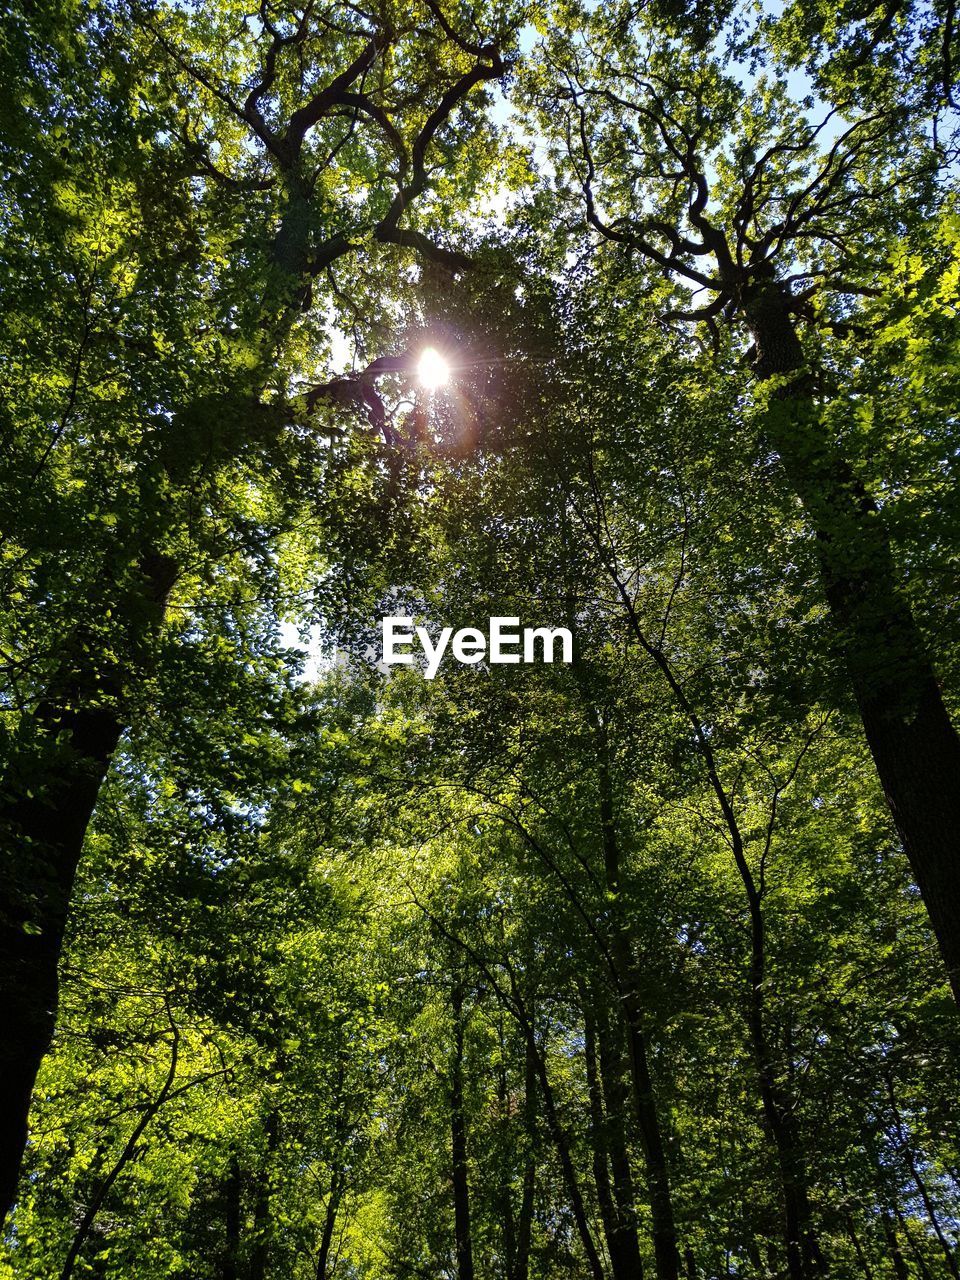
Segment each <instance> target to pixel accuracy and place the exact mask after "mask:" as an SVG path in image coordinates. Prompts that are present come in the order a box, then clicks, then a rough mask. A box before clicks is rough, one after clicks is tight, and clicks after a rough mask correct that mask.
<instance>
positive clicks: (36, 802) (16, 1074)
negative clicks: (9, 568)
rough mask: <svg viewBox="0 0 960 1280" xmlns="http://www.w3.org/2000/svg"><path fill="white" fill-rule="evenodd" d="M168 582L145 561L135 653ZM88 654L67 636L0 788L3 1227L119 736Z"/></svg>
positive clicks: (133, 620)
mask: <svg viewBox="0 0 960 1280" xmlns="http://www.w3.org/2000/svg"><path fill="white" fill-rule="evenodd" d="M174 577H175V568H174V566H173V564H172V562H171V561H169V560H167V559H166V558H165V557H160V556H147V557H145V558H144V561H143V565H142V575H141V578H140V580H139V582H138V583H137V589H136V590H135V591H134V593H133V594H132V595H131V596H129V597H128V599H127V605H128V609H129V614H128V617H129V622H130V626H129V630H128V633H127V637H128V640H129V642H130V644H131V651H132V652H136V651H137V650H138V649H139V650H140V651H141V652H140V655H139V656H141V657H145V650H146V648H147V640H148V637H149V635H150V633H151V631H152V629H153V627H154V626H155V625H156V624H157V622H158V621H159V620H160V619H161V617H162V615H163V610H164V605H165V601H166V597H167V594H168V593H169V591H170V588H171V586H172V585H173V581H174ZM89 649H90V651H91V652H92V651H95V647H94V646H93V645H92V644H90V645H89ZM87 650H88V645H87V644H85V643H84V639H83V638H82V637H74V639H73V644H72V651H71V650H70V649H69V648H68V649H67V651H66V652H65V653H64V657H63V662H62V667H61V672H60V674H59V675H57V676H56V677H55V678H54V679H53V680H52V681H51V682H50V685H49V687H48V690H47V693H46V696H45V697H43V698H42V699H41V700H40V701H39V703H38V705H37V706H36V707H35V709H34V711H33V713H32V715H30V716H28V717H25V719H24V722H23V724H22V725H21V727H20V731H19V735H18V737H17V738H16V739H15V741H14V742H13V743H12V744H11V745H12V750H11V751H10V760H9V762H8V768H7V772H6V774H5V776H4V779H3V789H2V792H0V841H2V864H0V1026H2V1027H3V1035H2V1037H0V1098H3V1100H4V1105H3V1106H2V1107H0V1219H2V1218H4V1217H6V1214H7V1213H8V1212H9V1210H10V1208H11V1206H12V1204H13V1202H14V1200H15V1198H16V1191H17V1179H18V1176H19V1171H20V1164H21V1161H22V1159H23V1152H24V1148H25V1146H26V1141H27V1115H28V1112H29V1108H30V1097H31V1094H32V1092H33V1086H34V1082H35V1080H36V1076H37V1071H38V1070H39V1067H40V1063H41V1061H42V1059H43V1056H44V1054H45V1053H46V1051H47V1049H48V1048H49V1045H50V1040H51V1037H52V1036H53V1029H54V1023H55V1019H56V1011H57V1000H58V965H59V961H60V952H61V950H62V948H63V937H64V930H65V928H66V923H67V912H68V909H69V906H70V897H71V894H72V891H73V882H74V879H75V877H76V873H77V866H78V865H79V862H80V854H81V851H82V849H83V841H84V837H85V835H86V831H87V826H88V825H89V822H90V817H91V814H92V813H93V809H94V805H95V804H96V800H97V795H98V793H99V791H100V787H101V785H102V784H103V780H104V778H105V777H106V774H107V771H108V769H109V767H110V761H111V759H112V758H113V754H114V752H115V751H116V749H117V744H118V743H119V741H120V736H121V734H122V732H123V729H124V723H123V689H122V680H121V678H120V674H119V672H118V671H117V670H116V669H115V668H107V667H98V666H96V665H95V664H94V663H93V662H92V660H91V659H90V658H89V657H88V654H87ZM131 666H133V662H131Z"/></svg>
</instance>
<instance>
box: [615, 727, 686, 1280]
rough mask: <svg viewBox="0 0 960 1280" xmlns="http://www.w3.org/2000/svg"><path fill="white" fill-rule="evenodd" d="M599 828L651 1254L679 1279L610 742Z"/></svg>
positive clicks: (670, 1279)
mask: <svg viewBox="0 0 960 1280" xmlns="http://www.w3.org/2000/svg"><path fill="white" fill-rule="evenodd" d="M599 781H600V827H601V836H602V841H603V856H604V873H605V877H606V888H607V890H608V892H609V893H610V894H611V895H613V896H612V899H611V901H612V902H613V907H614V915H615V919H614V923H613V937H612V953H613V959H614V962H615V964H616V967H617V970H618V977H619V985H620V991H619V997H620V1008H621V1011H622V1014H623V1020H624V1024H625V1027H626V1033H627V1047H628V1050H629V1061H630V1072H631V1078H632V1081H633V1101H634V1107H635V1110H636V1116H637V1123H638V1125H639V1129H640V1139H641V1145H642V1147H643V1157H644V1164H645V1171H646V1176H647V1188H648V1192H649V1196H650V1216H651V1220H652V1224H653V1232H652V1234H653V1255H654V1262H655V1264H656V1272H657V1280H679V1276H680V1247H679V1243H678V1240H677V1228H676V1222H675V1219H674V1213H673V1195H672V1192H671V1189H670V1173H669V1170H668V1168H667V1154H666V1149H665V1147H664V1143H663V1133H662V1131H661V1128H660V1116H659V1112H658V1109H657V1099H656V1094H655V1093H654V1089H653V1081H652V1079H651V1077H650V1066H649V1062H648V1060H647V1045H646V1036H645V1035H644V1032H643V1010H642V1008H641V1005H640V1001H639V1000H638V998H637V995H636V976H635V973H634V960H633V947H632V945H631V941H630V937H629V934H628V932H627V928H626V926H625V925H624V923H623V921H622V920H621V919H620V913H619V910H618V902H619V897H618V895H619V893H620V848H619V843H618V841H617V833H616V823H615V819H614V809H613V786H612V782H611V778H610V769H609V763H608V761H607V755H606V743H605V742H604V743H603V744H602V745H601V750H600V770H599Z"/></svg>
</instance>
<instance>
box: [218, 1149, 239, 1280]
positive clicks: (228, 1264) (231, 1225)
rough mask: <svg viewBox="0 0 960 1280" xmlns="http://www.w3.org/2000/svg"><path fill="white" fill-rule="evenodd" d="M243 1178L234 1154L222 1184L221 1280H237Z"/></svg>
mask: <svg viewBox="0 0 960 1280" xmlns="http://www.w3.org/2000/svg"><path fill="white" fill-rule="evenodd" d="M242 1197H243V1178H242V1176H241V1173H240V1161H239V1160H238V1158H237V1155H236V1153H234V1154H233V1155H232V1156H231V1157H230V1165H229V1167H228V1169H227V1176H226V1178H225V1179H224V1184H223V1235H224V1240H223V1267H222V1269H221V1272H220V1276H221V1280H239V1270H238V1268H239V1264H240V1223H241V1215H242V1212H243V1200H242Z"/></svg>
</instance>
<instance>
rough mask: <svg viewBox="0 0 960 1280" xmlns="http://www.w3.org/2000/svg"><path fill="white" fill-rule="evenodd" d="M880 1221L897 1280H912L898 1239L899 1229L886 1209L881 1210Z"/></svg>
mask: <svg viewBox="0 0 960 1280" xmlns="http://www.w3.org/2000/svg"><path fill="white" fill-rule="evenodd" d="M880 1221H881V1222H882V1223H883V1234H884V1235H885V1236H886V1239H887V1248H888V1249H889V1250H890V1261H891V1262H892V1264H893V1274H894V1275H895V1276H896V1280H910V1269H909V1267H908V1266H907V1261H906V1259H905V1258H904V1256H903V1250H902V1249H901V1248H900V1241H899V1240H898V1239H897V1229H896V1227H895V1226H894V1225H893V1220H892V1218H891V1217H890V1214H889V1212H888V1211H887V1210H886V1209H881V1210H880Z"/></svg>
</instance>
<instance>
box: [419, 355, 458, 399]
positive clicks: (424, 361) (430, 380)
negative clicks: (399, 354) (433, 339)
mask: <svg viewBox="0 0 960 1280" xmlns="http://www.w3.org/2000/svg"><path fill="white" fill-rule="evenodd" d="M417 377H418V378H419V379H420V384H421V386H424V387H426V389H427V390H428V391H436V389H437V388H438V387H445V386H446V385H447V383H448V382H449V381H450V366H449V364H448V363H447V361H446V360H444V358H443V356H442V355H441V354H440V352H439V351H438V350H437V349H436V347H425V348H424V350H423V351H422V352H421V355H420V361H419V363H418V365H417Z"/></svg>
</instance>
